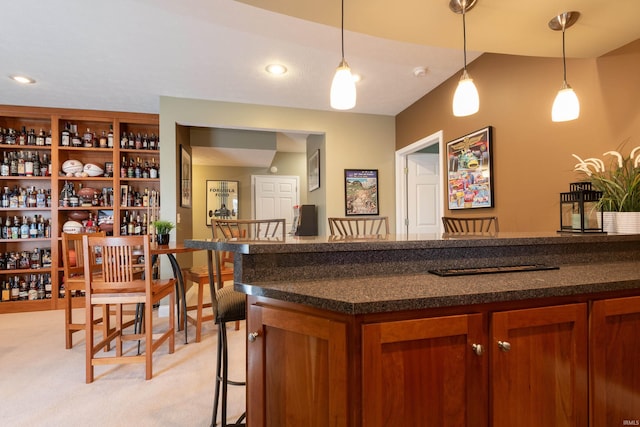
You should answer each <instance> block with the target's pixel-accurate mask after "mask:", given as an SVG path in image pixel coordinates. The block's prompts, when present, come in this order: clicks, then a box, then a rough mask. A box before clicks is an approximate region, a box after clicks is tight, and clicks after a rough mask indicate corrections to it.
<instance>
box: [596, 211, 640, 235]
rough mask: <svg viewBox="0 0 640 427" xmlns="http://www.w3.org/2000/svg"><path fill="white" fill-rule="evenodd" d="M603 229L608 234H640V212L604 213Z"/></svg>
mask: <svg viewBox="0 0 640 427" xmlns="http://www.w3.org/2000/svg"><path fill="white" fill-rule="evenodd" d="M598 219H600V217H598ZM602 228H603V231H606V232H607V233H616V234H640V212H603V224H602Z"/></svg>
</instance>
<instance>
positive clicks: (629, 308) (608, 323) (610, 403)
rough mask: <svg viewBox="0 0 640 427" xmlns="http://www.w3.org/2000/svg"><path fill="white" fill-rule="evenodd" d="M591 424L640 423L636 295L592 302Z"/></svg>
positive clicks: (639, 332)
mask: <svg viewBox="0 0 640 427" xmlns="http://www.w3.org/2000/svg"><path fill="white" fill-rule="evenodd" d="M589 320H590V328H591V330H590V333H591V343H592V344H593V345H591V347H590V349H589V356H590V380H591V400H590V401H591V406H590V409H591V411H590V416H591V423H590V425H591V426H592V427H601V426H624V425H639V424H640V297H629V298H615V299H606V300H602V301H595V302H593V306H592V309H591V315H590V319H589Z"/></svg>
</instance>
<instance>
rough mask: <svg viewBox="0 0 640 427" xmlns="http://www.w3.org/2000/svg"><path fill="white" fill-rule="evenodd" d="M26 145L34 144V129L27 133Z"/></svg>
mask: <svg viewBox="0 0 640 427" xmlns="http://www.w3.org/2000/svg"><path fill="white" fill-rule="evenodd" d="M27 145H36V131H35V129H31V130H29V133H28V134H27Z"/></svg>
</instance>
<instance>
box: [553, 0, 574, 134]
mask: <svg viewBox="0 0 640 427" xmlns="http://www.w3.org/2000/svg"><path fill="white" fill-rule="evenodd" d="M579 16H580V13H579V12H575V11H574V12H564V13H561V14H560V15H558V16H555V17H553V19H551V21H549V28H551V29H552V30H554V31H562V69H563V75H562V87H561V88H560V90H559V91H558V94H557V95H556V99H555V100H554V101H553V107H552V108H551V120H553V121H554V122H567V121H569V120H575V119H577V118H578V116H580V101H578V97H577V96H576V93H575V92H574V91H573V89H572V88H571V86H569V84H568V83H567V60H566V55H565V49H564V30H566V29H567V28H569V27H571V26H572V25H573V24H575V23H576V21H577V20H578V17H579Z"/></svg>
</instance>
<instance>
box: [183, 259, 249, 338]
mask: <svg viewBox="0 0 640 427" xmlns="http://www.w3.org/2000/svg"><path fill="white" fill-rule="evenodd" d="M221 274H222V281H223V282H226V281H227V280H233V267H228V266H226V265H225V264H224V262H223V267H222V273H221ZM182 276H183V277H184V280H185V282H186V281H191V282H193V283H195V285H196V286H197V287H198V299H197V303H196V305H195V306H194V305H190V306H188V307H187V321H188V322H189V323H191V324H192V325H195V327H196V342H200V340H201V339H202V323H203V322H207V321H209V320H213V314H206V315H205V314H204V309H205V308H207V307H211V303H210V302H209V303H205V302H204V292H203V290H204V286H205V285H208V284H209V269H208V268H207V267H206V266H201V267H191V268H187V269H185V270H184V273H183V275H182ZM194 310H195V311H196V317H195V318H194V317H193V316H192V315H190V314H189V312H190V311H194ZM235 329H236V331H237V330H239V329H240V321H237V322H236V328H235Z"/></svg>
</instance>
